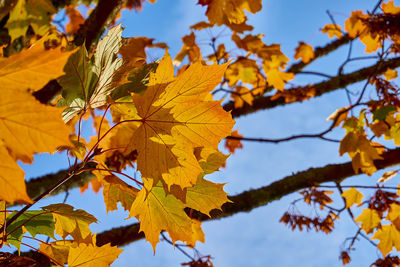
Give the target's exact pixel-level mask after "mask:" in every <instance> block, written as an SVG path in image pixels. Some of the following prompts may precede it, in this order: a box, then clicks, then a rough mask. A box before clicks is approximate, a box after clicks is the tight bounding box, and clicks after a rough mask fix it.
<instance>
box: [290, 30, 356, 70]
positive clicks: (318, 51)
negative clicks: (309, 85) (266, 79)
mask: <svg viewBox="0 0 400 267" xmlns="http://www.w3.org/2000/svg"><path fill="white" fill-rule="evenodd" d="M352 40H353V39H352V38H350V37H349V35H348V34H345V35H343V36H342V38H340V39H336V40H334V41H332V42H330V43H328V44H326V45H325V46H319V47H316V48H315V50H314V57H313V58H312V59H311V60H310V61H309V62H307V63H304V62H303V61H300V62H297V63H294V64H293V65H291V66H290V67H289V68H288V69H287V70H286V71H287V72H293V73H298V72H300V71H301V70H302V69H303V68H304V67H306V66H307V65H309V64H310V63H312V62H313V61H315V60H316V59H318V58H320V57H323V56H325V55H328V54H329V53H331V52H333V51H335V50H336V49H338V48H339V47H341V46H342V45H345V44H348V43H350V42H351V41H352Z"/></svg>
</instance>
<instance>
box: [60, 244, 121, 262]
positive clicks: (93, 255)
mask: <svg viewBox="0 0 400 267" xmlns="http://www.w3.org/2000/svg"><path fill="white" fill-rule="evenodd" d="M122 251H123V249H120V248H117V247H112V246H111V245H110V244H105V245H104V246H101V247H96V246H94V245H92V244H84V243H81V244H79V245H78V246H76V247H71V248H70V249H69V254H68V266H69V267H74V266H80V267H92V266H96V267H106V266H110V264H111V263H113V262H114V261H115V260H116V259H117V258H118V256H119V254H121V253H122Z"/></svg>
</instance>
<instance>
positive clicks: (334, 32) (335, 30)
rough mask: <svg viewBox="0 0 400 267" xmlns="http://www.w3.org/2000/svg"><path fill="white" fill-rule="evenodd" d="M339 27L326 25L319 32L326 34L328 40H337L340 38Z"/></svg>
mask: <svg viewBox="0 0 400 267" xmlns="http://www.w3.org/2000/svg"><path fill="white" fill-rule="evenodd" d="M340 29H341V27H340V26H339V25H337V24H326V25H325V26H324V27H323V28H322V29H321V32H323V33H327V34H328V36H329V38H331V39H332V38H333V36H336V37H337V38H338V39H340V37H342V32H341V30H340Z"/></svg>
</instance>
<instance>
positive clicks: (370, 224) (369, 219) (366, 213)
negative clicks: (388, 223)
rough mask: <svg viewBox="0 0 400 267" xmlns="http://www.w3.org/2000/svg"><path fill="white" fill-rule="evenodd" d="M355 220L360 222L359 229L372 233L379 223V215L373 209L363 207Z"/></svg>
mask: <svg viewBox="0 0 400 267" xmlns="http://www.w3.org/2000/svg"><path fill="white" fill-rule="evenodd" d="M356 222H360V223H361V229H363V230H364V231H365V232H366V233H367V234H369V233H372V232H373V231H374V229H375V228H376V227H378V226H379V225H380V223H381V217H380V216H379V214H378V212H377V211H376V210H373V209H369V208H367V209H363V211H362V213H361V214H360V216H358V217H357V218H356Z"/></svg>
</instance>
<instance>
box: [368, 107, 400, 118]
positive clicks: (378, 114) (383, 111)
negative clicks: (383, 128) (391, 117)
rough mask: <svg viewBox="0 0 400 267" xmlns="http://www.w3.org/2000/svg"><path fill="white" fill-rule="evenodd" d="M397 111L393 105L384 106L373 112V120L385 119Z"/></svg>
mask: <svg viewBox="0 0 400 267" xmlns="http://www.w3.org/2000/svg"><path fill="white" fill-rule="evenodd" d="M394 111H396V108H395V107H393V106H383V107H380V108H378V109H377V110H375V111H374V112H373V113H372V114H373V120H378V121H384V120H385V119H386V117H387V115H388V114H389V113H390V112H394Z"/></svg>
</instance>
